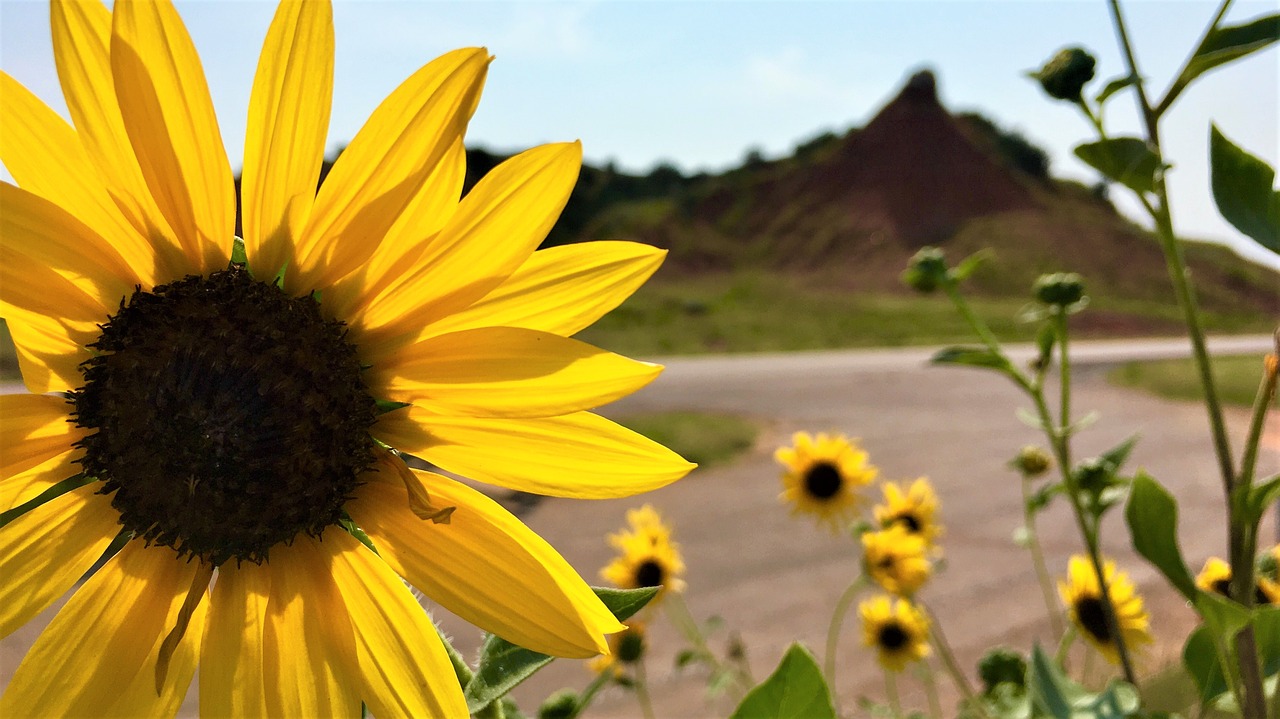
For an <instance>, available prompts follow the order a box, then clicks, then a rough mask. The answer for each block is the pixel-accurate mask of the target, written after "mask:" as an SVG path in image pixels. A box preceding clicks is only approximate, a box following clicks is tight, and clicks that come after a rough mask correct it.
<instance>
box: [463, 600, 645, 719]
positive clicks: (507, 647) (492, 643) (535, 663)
mask: <svg viewBox="0 0 1280 719" xmlns="http://www.w3.org/2000/svg"><path fill="white" fill-rule="evenodd" d="M591 591H593V592H595V593H596V596H597V597H599V598H600V601H601V602H603V603H604V605H605V607H607V608H608V609H609V611H610V612H612V613H613V616H614V617H617V619H618V621H626V620H627V619H628V618H629V617H631V616H632V615H633V614H635V613H636V612H638V611H640V610H641V609H643V608H644V606H645V605H646V604H648V603H649V602H650V601H651V600H652V599H653V598H654V597H655V596H656V595H657V594H658V588H657V587H642V588H640V589H610V588H606V587H592V588H591ZM552 659H554V657H551V656H549V655H546V654H543V653H541V652H535V651H532V650H530V649H525V648H524V647H520V646H516V645H515V644H512V643H511V642H509V641H507V640H505V639H503V638H502V637H499V636H497V635H494V634H490V635H488V636H486V637H485V640H484V645H483V646H482V647H481V649H480V662H479V664H477V665H476V668H475V674H474V675H473V676H472V677H471V681H470V682H468V683H467V686H466V688H465V690H464V691H463V696H465V697H466V699H467V710H468V711H470V712H471V713H472V714H475V713H477V712H479V711H481V710H483V709H484V708H485V707H487V706H489V704H491V703H493V702H494V701H497V700H498V699H500V698H501V697H503V696H504V695H506V693H507V692H509V691H511V690H512V689H513V688H515V686H516V685H517V684H519V683H520V682H522V681H524V680H525V679H528V678H529V677H530V676H532V675H533V673H534V672H536V671H538V670H539V669H541V668H543V667H545V666H546V665H548V664H550V663H551V660H552Z"/></svg>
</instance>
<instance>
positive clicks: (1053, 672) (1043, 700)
mask: <svg viewBox="0 0 1280 719" xmlns="http://www.w3.org/2000/svg"><path fill="white" fill-rule="evenodd" d="M1027 688H1028V689H1029V690H1030V694H1031V703H1032V705H1033V706H1034V707H1035V708H1036V709H1039V710H1040V711H1043V712H1046V713H1047V714H1048V715H1049V716H1051V717H1053V719H1071V704H1072V702H1073V700H1074V699H1076V698H1078V697H1079V696H1080V693H1081V692H1080V688H1079V687H1075V686H1072V684H1071V682H1070V681H1069V680H1068V679H1067V678H1066V677H1064V676H1062V672H1061V671H1060V670H1059V669H1058V667H1057V665H1055V664H1054V663H1053V660H1051V659H1049V657H1048V656H1046V655H1045V653H1044V650H1043V649H1041V648H1040V645H1039V644H1037V645H1036V646H1035V649H1034V650H1033V651H1032V652H1031V670H1030V671H1029V672H1028V674H1027Z"/></svg>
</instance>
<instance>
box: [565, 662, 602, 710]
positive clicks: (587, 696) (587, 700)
mask: <svg viewBox="0 0 1280 719" xmlns="http://www.w3.org/2000/svg"><path fill="white" fill-rule="evenodd" d="M612 672H613V668H612V667H610V668H608V669H606V670H604V671H602V672H600V673H599V674H597V675H596V678H595V679H592V680H591V683H590V684H588V685H587V687H586V688H585V689H583V690H582V693H581V694H579V695H578V701H577V703H575V704H574V708H573V713H572V714H570V715H569V716H568V717H567V718H566V719H574V718H575V717H577V716H578V715H580V714H582V712H584V711H586V710H587V707H589V706H591V702H592V700H594V699H595V698H596V694H599V693H600V690H601V689H603V688H604V685H606V684H608V683H609V680H610V679H611V678H612V677H613V673H612Z"/></svg>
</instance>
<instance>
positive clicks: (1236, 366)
mask: <svg viewBox="0 0 1280 719" xmlns="http://www.w3.org/2000/svg"><path fill="white" fill-rule="evenodd" d="M1261 368H1262V355H1251V356H1242V357H1215V358H1213V377H1214V380H1216V382H1217V384H1216V386H1217V389H1218V398H1219V399H1221V400H1222V401H1223V402H1224V403H1226V404H1230V405H1235V406H1237V407H1251V406H1253V399H1254V397H1255V396H1256V395H1257V393H1258V376H1259V374H1260V373H1261V371H1262V370H1261ZM1107 377H1108V379H1110V380H1111V382H1112V383H1113V384H1118V385H1121V386H1123V387H1135V388H1137V389H1141V390H1144V391H1146V392H1150V393H1152V394H1156V395H1159V396H1161V397H1168V398H1170V399H1181V400H1193V401H1197V402H1200V401H1203V400H1204V391H1203V388H1202V387H1201V386H1200V377H1199V375H1198V374H1197V373H1196V367H1195V364H1194V362H1193V361H1192V360H1191V359H1190V358H1187V359H1177V360H1161V361H1158V362H1129V363H1128V364H1124V365H1121V366H1120V367H1117V368H1115V369H1114V370H1112V371H1111V372H1110V374H1109V375H1108V376H1107Z"/></svg>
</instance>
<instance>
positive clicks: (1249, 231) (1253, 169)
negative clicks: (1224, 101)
mask: <svg viewBox="0 0 1280 719" xmlns="http://www.w3.org/2000/svg"><path fill="white" fill-rule="evenodd" d="M1209 165H1210V177H1211V182H1212V184H1213V200H1214V202H1215V203H1217V205H1218V212H1220V213H1222V217H1223V219H1225V220H1226V221H1227V222H1230V223H1231V225H1232V226H1233V227H1235V228H1236V229H1237V230H1240V232H1242V233H1244V234H1245V235H1246V236H1248V237H1249V238H1250V239H1252V240H1253V241H1255V242H1257V243H1258V244H1260V245H1262V246H1263V247H1265V248H1267V249H1268V250H1271V251H1272V252H1275V253H1280V191H1278V190H1275V189H1273V187H1272V183H1274V182H1275V178H1276V171H1275V169H1273V168H1272V167H1271V166H1270V165H1268V164H1267V163H1265V162H1263V161H1262V160H1260V159H1258V158H1257V157H1254V156H1253V155H1250V154H1249V153H1247V152H1245V151H1244V150H1242V149H1241V148H1239V147H1238V146H1236V145H1235V143H1233V142H1231V141H1230V140H1228V139H1227V138H1226V136H1225V135H1223V134H1222V133H1221V132H1220V131H1219V130H1218V128H1217V126H1214V125H1211V126H1210V128H1209Z"/></svg>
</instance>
